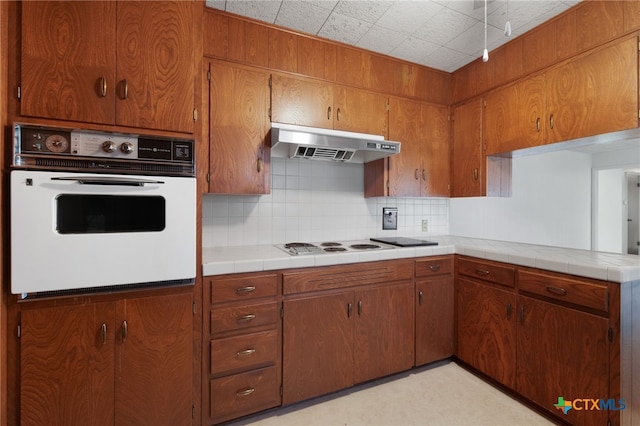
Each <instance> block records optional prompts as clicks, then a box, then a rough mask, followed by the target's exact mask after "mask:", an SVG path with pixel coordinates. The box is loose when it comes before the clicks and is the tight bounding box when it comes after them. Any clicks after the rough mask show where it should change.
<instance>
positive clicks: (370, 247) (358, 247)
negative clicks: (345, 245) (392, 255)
mask: <svg viewBox="0 0 640 426" xmlns="http://www.w3.org/2000/svg"><path fill="white" fill-rule="evenodd" d="M349 247H350V248H352V249H355V250H374V249H379V248H380V246H379V245H377V244H352V245H350V246H349Z"/></svg>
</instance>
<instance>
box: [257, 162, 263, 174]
mask: <svg viewBox="0 0 640 426" xmlns="http://www.w3.org/2000/svg"><path fill="white" fill-rule="evenodd" d="M262 167H263V161H262V158H258V164H257V165H256V170H257V171H258V173H262Z"/></svg>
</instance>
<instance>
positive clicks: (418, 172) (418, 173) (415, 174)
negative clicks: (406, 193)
mask: <svg viewBox="0 0 640 426" xmlns="http://www.w3.org/2000/svg"><path fill="white" fill-rule="evenodd" d="M413 175H414V176H415V178H416V180H420V170H419V169H416V171H415V172H414V173H413Z"/></svg>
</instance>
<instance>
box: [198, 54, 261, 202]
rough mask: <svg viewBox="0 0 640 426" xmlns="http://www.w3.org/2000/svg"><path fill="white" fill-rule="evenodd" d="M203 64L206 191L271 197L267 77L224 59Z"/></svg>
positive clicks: (256, 70)
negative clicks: (206, 99) (206, 101)
mask: <svg viewBox="0 0 640 426" xmlns="http://www.w3.org/2000/svg"><path fill="white" fill-rule="evenodd" d="M205 66H206V67H207V69H206V70H205V74H206V76H207V82H208V83H209V105H208V107H209V174H208V176H207V181H208V186H209V187H208V192H209V193H212V194H268V193H269V192H271V177H270V176H271V175H270V164H271V149H270V144H269V143H268V141H267V139H268V135H269V129H270V126H271V123H270V121H269V74H268V73H267V72H265V71H263V70H260V69H258V68H251V67H244V66H236V65H233V64H230V63H226V62H221V61H210V62H209V63H207V64H205Z"/></svg>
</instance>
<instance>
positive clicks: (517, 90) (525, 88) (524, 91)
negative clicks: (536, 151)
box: [485, 76, 545, 155]
mask: <svg viewBox="0 0 640 426" xmlns="http://www.w3.org/2000/svg"><path fill="white" fill-rule="evenodd" d="M544 90H545V88H544V77H543V76H537V77H532V78H529V79H526V80H523V81H521V82H518V83H515V84H512V85H511V86H508V87H505V88H503V89H500V90H497V91H495V92H492V93H489V94H488V95H487V98H486V103H487V106H486V109H485V113H486V115H485V129H486V134H485V136H486V137H485V144H486V147H487V150H486V153H487V154H488V155H491V154H500V153H504V152H510V151H514V150H517V149H522V148H529V147H533V146H538V145H542V144H543V143H544V141H545V131H544V111H545V108H544V95H545V93H544Z"/></svg>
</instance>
